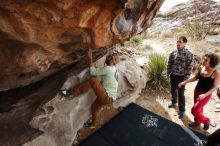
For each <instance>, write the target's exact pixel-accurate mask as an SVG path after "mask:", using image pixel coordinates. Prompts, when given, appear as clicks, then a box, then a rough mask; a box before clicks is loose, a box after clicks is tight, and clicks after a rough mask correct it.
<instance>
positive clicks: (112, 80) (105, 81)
mask: <svg viewBox="0 0 220 146" xmlns="http://www.w3.org/2000/svg"><path fill="white" fill-rule="evenodd" d="M116 71H117V69H116V67H115V66H105V67H100V68H96V67H90V74H91V75H94V76H101V83H102V85H103V87H104V88H105V90H106V92H107V93H108V95H109V96H110V97H112V99H113V100H116V98H117V89H118V81H117V80H116Z"/></svg>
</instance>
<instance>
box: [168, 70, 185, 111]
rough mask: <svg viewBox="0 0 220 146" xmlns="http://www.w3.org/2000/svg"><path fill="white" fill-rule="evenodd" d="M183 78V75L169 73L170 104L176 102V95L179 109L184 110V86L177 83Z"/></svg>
mask: <svg viewBox="0 0 220 146" xmlns="http://www.w3.org/2000/svg"><path fill="white" fill-rule="evenodd" d="M183 80H184V76H177V75H174V74H171V75H170V85H171V95H172V104H176V103H177V97H178V105H179V111H185V96H184V91H185V86H183V87H181V88H179V87H178V84H179V83H180V82H182V81H183Z"/></svg>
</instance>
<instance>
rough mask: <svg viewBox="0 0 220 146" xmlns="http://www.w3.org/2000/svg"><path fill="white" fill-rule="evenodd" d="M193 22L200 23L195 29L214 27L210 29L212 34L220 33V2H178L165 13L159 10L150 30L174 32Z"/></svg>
mask: <svg viewBox="0 0 220 146" xmlns="http://www.w3.org/2000/svg"><path fill="white" fill-rule="evenodd" d="M192 23H200V24H199V25H198V26H195V29H200V28H199V27H204V29H208V28H212V29H210V30H209V31H210V32H209V33H210V34H211V33H212V34H218V33H220V2H214V1H212V0H191V1H188V2H186V3H181V4H178V5H176V6H174V7H173V8H171V9H170V10H169V11H166V12H164V13H161V12H159V13H158V14H157V17H156V18H155V19H154V21H153V24H152V26H151V27H150V29H149V32H150V33H152V34H161V33H172V32H175V31H176V30H178V29H180V28H185V27H187V25H186V24H192ZM196 27H197V28H196Z"/></svg>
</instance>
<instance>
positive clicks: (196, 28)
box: [184, 21, 208, 40]
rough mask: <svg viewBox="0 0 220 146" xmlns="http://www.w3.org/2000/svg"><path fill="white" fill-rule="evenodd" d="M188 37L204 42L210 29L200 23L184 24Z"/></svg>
mask: <svg viewBox="0 0 220 146" xmlns="http://www.w3.org/2000/svg"><path fill="white" fill-rule="evenodd" d="M184 25H185V28H186V31H187V33H188V35H189V36H190V37H191V38H192V39H193V40H202V39H203V38H204V36H205V35H206V33H207V29H208V27H207V26H206V25H205V24H204V23H203V22H199V21H194V22H185V23H184Z"/></svg>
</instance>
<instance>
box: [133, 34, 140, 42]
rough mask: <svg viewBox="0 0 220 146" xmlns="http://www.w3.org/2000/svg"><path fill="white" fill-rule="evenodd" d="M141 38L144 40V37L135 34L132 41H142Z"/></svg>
mask: <svg viewBox="0 0 220 146" xmlns="http://www.w3.org/2000/svg"><path fill="white" fill-rule="evenodd" d="M141 40H142V38H141V36H140V35H135V36H133V37H132V38H131V41H132V42H133V43H140V42H141Z"/></svg>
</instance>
